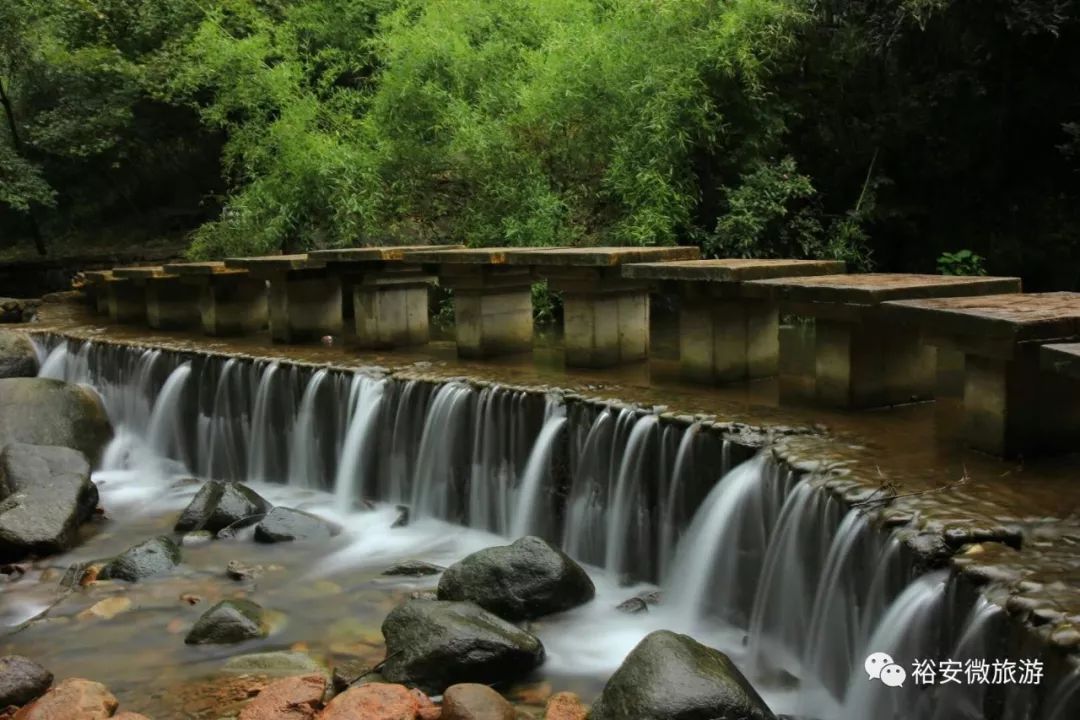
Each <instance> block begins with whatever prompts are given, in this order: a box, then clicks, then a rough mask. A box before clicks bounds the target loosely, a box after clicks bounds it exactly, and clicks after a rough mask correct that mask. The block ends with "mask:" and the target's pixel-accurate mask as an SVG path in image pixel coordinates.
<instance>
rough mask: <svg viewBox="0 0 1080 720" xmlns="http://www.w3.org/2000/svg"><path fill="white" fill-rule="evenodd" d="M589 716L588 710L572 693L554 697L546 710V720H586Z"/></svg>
mask: <svg viewBox="0 0 1080 720" xmlns="http://www.w3.org/2000/svg"><path fill="white" fill-rule="evenodd" d="M588 716H589V710H588V708H586V707H585V705H584V704H582V702H581V698H579V697H578V696H577V695H575V694H574V693H572V692H561V693H558V694H556V695H552V696H551V699H550V700H548V704H547V708H545V709H544V720H585V718H587V717H588Z"/></svg>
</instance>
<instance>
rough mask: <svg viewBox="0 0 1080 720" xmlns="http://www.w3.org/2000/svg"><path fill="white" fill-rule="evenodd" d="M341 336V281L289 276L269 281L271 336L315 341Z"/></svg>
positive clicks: (328, 277) (324, 276) (330, 277)
mask: <svg viewBox="0 0 1080 720" xmlns="http://www.w3.org/2000/svg"><path fill="white" fill-rule="evenodd" d="M340 333H341V278H340V277H338V276H336V275H327V274H326V273H319V274H316V275H309V274H306V273H305V274H303V275H300V274H299V273H296V274H293V273H289V274H286V275H280V276H277V277H274V278H272V279H271V280H270V337H271V339H273V341H274V342H285V343H291V342H299V341H303V340H316V339H318V338H321V337H323V336H324V335H337V334H340Z"/></svg>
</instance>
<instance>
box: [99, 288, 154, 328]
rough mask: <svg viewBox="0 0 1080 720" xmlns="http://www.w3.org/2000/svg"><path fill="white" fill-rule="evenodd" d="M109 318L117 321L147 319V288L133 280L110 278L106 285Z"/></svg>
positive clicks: (138, 321) (129, 321)
mask: <svg viewBox="0 0 1080 720" xmlns="http://www.w3.org/2000/svg"><path fill="white" fill-rule="evenodd" d="M105 290H106V293H107V294H108V302H109V319H110V320H112V321H113V322H115V323H141V322H145V321H146V289H145V288H144V287H142V286H139V285H137V284H135V283H134V282H133V281H131V280H110V281H109V282H108V284H107V285H106V286H105Z"/></svg>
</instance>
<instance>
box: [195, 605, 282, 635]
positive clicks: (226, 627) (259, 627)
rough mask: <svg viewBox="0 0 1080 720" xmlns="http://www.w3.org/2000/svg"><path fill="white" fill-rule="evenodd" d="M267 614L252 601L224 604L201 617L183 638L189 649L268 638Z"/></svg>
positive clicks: (216, 606)
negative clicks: (194, 646) (191, 646)
mask: <svg viewBox="0 0 1080 720" xmlns="http://www.w3.org/2000/svg"><path fill="white" fill-rule="evenodd" d="M268 633H269V629H268V627H267V622H266V617H265V612H264V611H263V609H262V608H261V607H259V606H258V605H256V604H255V603H253V602H251V601H250V600H222V601H221V602H219V603H218V604H217V605H215V606H214V607H212V608H210V609H209V610H207V611H206V612H205V613H203V614H202V617H200V618H199V619H198V620H196V621H195V625H194V626H193V627H192V628H191V632H189V633H188V634H187V637H186V638H184V642H185V643H187V644H188V645H210V644H214V645H223V644H228V643H238V642H243V641H244V640H253V639H255V638H263V637H266V636H267V634H268Z"/></svg>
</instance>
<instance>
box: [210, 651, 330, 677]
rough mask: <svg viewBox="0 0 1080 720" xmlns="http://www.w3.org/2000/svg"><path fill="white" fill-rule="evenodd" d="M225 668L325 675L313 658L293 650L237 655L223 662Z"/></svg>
mask: <svg viewBox="0 0 1080 720" xmlns="http://www.w3.org/2000/svg"><path fill="white" fill-rule="evenodd" d="M225 670H226V671H227V672H235V673H247V674H251V675H322V676H324V677H325V676H326V675H327V670H326V668H325V667H323V666H322V665H321V664H319V662H318V661H317V660H315V658H313V657H311V656H310V655H308V654H306V653H302V652H296V651H294V650H281V651H278V652H264V653H251V654H250V655H237V656H236V657H232V658H229V659H228V660H227V661H226V662H225Z"/></svg>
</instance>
